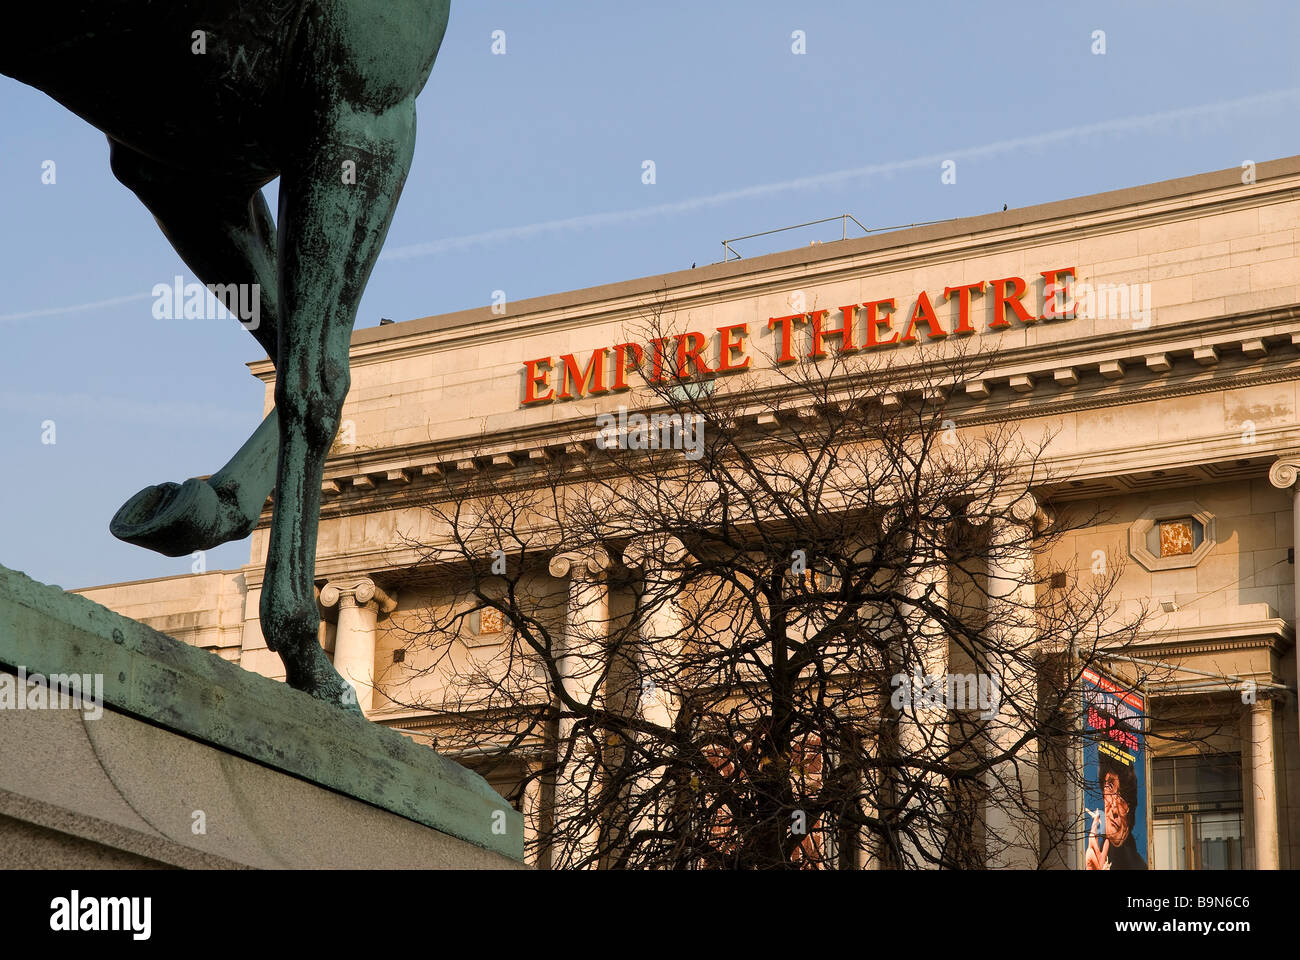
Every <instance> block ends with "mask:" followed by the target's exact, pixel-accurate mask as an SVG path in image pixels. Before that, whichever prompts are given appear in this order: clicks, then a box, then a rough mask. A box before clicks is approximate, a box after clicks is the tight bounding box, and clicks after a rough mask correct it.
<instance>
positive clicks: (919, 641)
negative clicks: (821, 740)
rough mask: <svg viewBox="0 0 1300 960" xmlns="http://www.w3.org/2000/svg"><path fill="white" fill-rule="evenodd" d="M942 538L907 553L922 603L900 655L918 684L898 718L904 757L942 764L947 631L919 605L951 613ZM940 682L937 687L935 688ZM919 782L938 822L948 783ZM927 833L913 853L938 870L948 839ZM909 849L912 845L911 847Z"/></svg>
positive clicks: (918, 543) (919, 541) (930, 777)
mask: <svg viewBox="0 0 1300 960" xmlns="http://www.w3.org/2000/svg"><path fill="white" fill-rule="evenodd" d="M936 535H941V532H940V531H935V530H927V531H925V532H924V533H923V534H918V535H917V537H916V538H915V539H914V541H913V542H912V544H910V549H909V550H908V553H909V554H910V555H911V556H910V557H909V560H910V562H911V563H912V564H913V565H914V567H915V569H914V570H912V571H911V573H910V574H908V581H907V583H906V584H905V585H904V593H905V596H907V597H908V598H909V599H911V600H915V601H918V604H917V605H913V606H911V607H909V608H907V609H906V611H905V613H904V638H903V641H902V642H903V644H904V645H905V646H904V649H903V651H901V653H902V654H903V657H902V668H903V670H905V671H906V672H907V674H908V676H909V677H911V678H912V680H911V682H912V684H913V689H912V691H911V692H912V697H911V698H910V699H911V703H910V704H908V705H907V706H906V707H905V709H904V710H903V711H902V715H901V716H900V717H899V731H898V740H899V747H900V750H901V752H902V754H903V755H904V756H908V757H913V758H915V759H916V760H918V761H921V762H930V763H937V762H940V761H941V760H942V759H943V758H944V757H945V756H946V754H947V752H948V722H949V716H948V707H949V705H948V704H947V702H946V699H945V694H946V692H947V683H946V680H947V676H948V633H947V631H946V630H945V629H944V626H943V624H942V622H940V621H939V620H938V619H936V616H935V614H934V613H932V612H930V611H928V610H925V609H923V608H922V607H921V606H920V605H919V602H922V601H923V602H925V603H927V604H928V605H930V606H931V607H938V608H939V609H940V610H946V609H947V606H948V571H947V569H946V567H945V566H944V560H943V553H942V551H941V550H940V549H939V546H938V544H936V543H934V542H933V540H932V539H930V538H932V537H934V536H936ZM918 675H919V676H920V678H921V687H920V688H919V689H917V688H916V687H915V683H916V679H915V678H916V677H917V676H918ZM932 684H937V688H936V687H934V686H932ZM931 692H934V693H938V694H939V697H938V701H937V702H936V703H930V702H929V700H930V699H931V697H930V696H929V695H928V694H930V693H931ZM914 778H915V779H916V780H918V781H920V782H921V783H922V784H923V786H922V787H921V791H922V794H923V799H922V802H923V803H924V805H925V806H926V807H927V808H928V811H929V812H928V813H926V814H925V815H924V817H925V819H939V818H942V817H943V816H944V814H945V813H946V810H947V801H946V797H945V796H944V794H945V789H946V786H947V784H946V779H945V778H944V777H943V776H941V775H938V774H933V773H925V772H922V771H919V770H918V771H916V773H915V774H914ZM921 832H922V833H923V834H924V835H923V836H922V837H920V838H918V841H917V843H916V844H915V845H914V846H915V848H914V849H912V850H911V853H912V855H913V857H914V858H915V860H916V863H917V864H918V865H919V866H921V867H923V868H927V869H934V867H935V864H934V863H933V860H934V858H937V857H939V856H941V855H942V853H943V847H944V843H945V840H946V838H945V837H944V836H943V832H942V829H941V828H940V827H938V826H934V827H931V828H929V829H922V831H921ZM908 846H913V845H912V844H908Z"/></svg>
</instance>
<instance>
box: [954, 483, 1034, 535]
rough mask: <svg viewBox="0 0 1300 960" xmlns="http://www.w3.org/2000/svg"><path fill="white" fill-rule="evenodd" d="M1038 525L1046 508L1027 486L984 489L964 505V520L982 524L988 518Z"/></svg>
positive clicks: (978, 524)
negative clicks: (1010, 488) (1009, 488)
mask: <svg viewBox="0 0 1300 960" xmlns="http://www.w3.org/2000/svg"><path fill="white" fill-rule="evenodd" d="M999 519H1000V520H1009V521H1011V522H1014V523H1022V524H1030V523H1032V524H1035V525H1040V524H1042V523H1044V522H1045V521H1046V520H1047V510H1046V509H1045V508H1044V507H1043V505H1042V504H1041V503H1040V502H1039V500H1038V498H1037V497H1036V496H1034V494H1033V493H1032V492H1030V490H1029V489H1028V488H1027V487H1021V488H1019V489H1012V490H1003V491H1000V492H993V491H986V492H984V493H981V494H977V495H976V497H975V499H973V500H972V501H971V502H970V503H968V504H967V505H966V520H967V521H968V522H969V523H972V524H974V525H976V526H984V524H986V523H988V522H989V521H990V520H999Z"/></svg>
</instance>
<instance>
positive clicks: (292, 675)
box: [285, 639, 365, 716]
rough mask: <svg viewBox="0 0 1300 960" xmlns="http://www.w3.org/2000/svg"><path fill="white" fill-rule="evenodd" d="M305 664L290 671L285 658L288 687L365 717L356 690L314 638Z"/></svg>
mask: <svg viewBox="0 0 1300 960" xmlns="http://www.w3.org/2000/svg"><path fill="white" fill-rule="evenodd" d="M306 653H307V656H306V659H307V660H308V661H309V662H308V663H306V664H302V665H298V666H297V667H296V668H295V669H293V670H292V671H290V670H289V664H288V662H287V661H286V663H285V668H286V672H288V673H289V676H288V677H287V678H286V679H287V680H288V683H289V686H291V687H293V688H294V689H295V690H301V691H302V692H303V693H308V694H311V695H312V696H313V697H315V698H316V699H317V700H324V701H325V702H326V703H329V704H333V705H334V706H336V707H338V708H340V709H341V710H346V711H349V712H351V713H355V714H357V715H358V716H364V715H365V713H364V711H363V710H362V709H361V706H360V704H358V703H357V691H356V689H355V688H354V687H353V686H352V684H350V683H348V682H347V681H346V680H344V679H343V677H341V676H340V675H339V672H338V671H337V670H335V669H334V664H332V663H330V659H329V657H327V656H326V655H325V651H324V650H322V649H321V648H320V644H318V643H316V642H315V640H314V639H313V641H312V643H311V644H310V645H309V646H308V647H307V648H306Z"/></svg>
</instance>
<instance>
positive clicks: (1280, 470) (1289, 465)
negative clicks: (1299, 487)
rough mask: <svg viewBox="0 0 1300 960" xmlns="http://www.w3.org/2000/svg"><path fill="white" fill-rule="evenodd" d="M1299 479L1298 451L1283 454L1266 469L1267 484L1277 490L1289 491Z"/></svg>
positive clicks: (1299, 462)
mask: <svg viewBox="0 0 1300 960" xmlns="http://www.w3.org/2000/svg"><path fill="white" fill-rule="evenodd" d="M1298 479H1300V450H1292V451H1290V452H1288V453H1284V454H1282V455H1281V456H1279V457H1278V458H1277V459H1276V460H1274V461H1273V465H1272V466H1271V467H1269V468H1268V482H1269V483H1271V484H1273V486H1275V487H1277V488H1278V489H1279V490H1289V489H1291V488H1292V487H1294V486H1295V484H1296V480H1298Z"/></svg>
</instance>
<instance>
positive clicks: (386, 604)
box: [320, 577, 397, 613]
mask: <svg viewBox="0 0 1300 960" xmlns="http://www.w3.org/2000/svg"><path fill="white" fill-rule="evenodd" d="M372 601H373V602H374V603H375V606H376V611H377V612H378V613H392V612H393V611H394V610H396V609H397V596H396V592H395V591H394V592H393V593H389V592H388V591H386V590H384V588H383V587H381V586H379V585H378V584H377V583H375V581H373V580H371V579H370V578H369V577H341V578H340V579H338V580H331V581H330V582H329V583H327V584H325V586H323V587H321V591H320V604H321V606H322V607H326V608H329V607H333V606H336V605H337V606H338V607H339V609H343V608H345V607H351V606H359V607H364V606H365V605H366V604H368V603H371V602H372Z"/></svg>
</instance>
